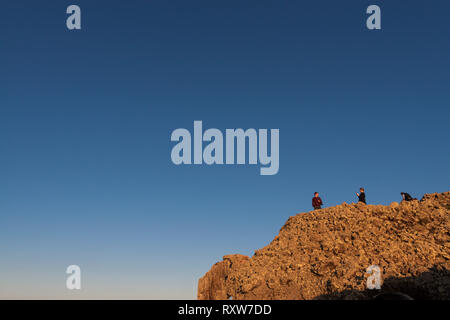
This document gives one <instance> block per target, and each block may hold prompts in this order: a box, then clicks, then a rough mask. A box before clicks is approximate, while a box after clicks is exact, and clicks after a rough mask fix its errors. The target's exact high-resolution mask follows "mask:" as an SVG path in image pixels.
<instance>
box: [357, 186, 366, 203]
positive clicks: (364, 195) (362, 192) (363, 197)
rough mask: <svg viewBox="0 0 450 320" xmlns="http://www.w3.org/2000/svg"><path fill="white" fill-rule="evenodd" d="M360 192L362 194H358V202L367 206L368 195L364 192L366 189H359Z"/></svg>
mask: <svg viewBox="0 0 450 320" xmlns="http://www.w3.org/2000/svg"><path fill="white" fill-rule="evenodd" d="M359 192H360V193H358V192H357V193H356V195H357V196H358V199H359V200H358V202H362V203H364V204H367V203H366V193H365V192H364V188H359Z"/></svg>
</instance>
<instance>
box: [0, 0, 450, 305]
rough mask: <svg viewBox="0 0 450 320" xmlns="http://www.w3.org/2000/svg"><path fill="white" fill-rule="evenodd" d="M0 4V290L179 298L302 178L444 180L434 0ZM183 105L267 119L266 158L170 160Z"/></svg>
mask: <svg viewBox="0 0 450 320" xmlns="http://www.w3.org/2000/svg"><path fill="white" fill-rule="evenodd" d="M70 4H77V5H79V6H80V7H81V10H82V30H79V31H69V30H67V28H66V24H65V20H66V17H67V15H66V13H65V11H66V8H67V6H68V5H70ZM370 4H378V5H379V6H380V7H381V10H382V30H378V31H369V30H367V29H366V27H365V19H366V17H367V15H366V14H365V10H366V8H367V6H368V5H370ZM0 8H1V10H0V65H1V72H0V75H1V77H0V81H1V85H0V255H1V263H0V298H64V299H65V298H148V299H158V298H160V299H178V298H187V299H190V298H195V297H196V285H197V280H198V278H200V277H201V276H202V275H203V274H204V273H205V272H206V271H208V270H209V268H210V267H211V266H212V265H213V264H214V263H215V262H217V261H219V260H220V259H221V257H222V256H223V255H226V254H231V253H241V254H246V255H252V254H253V252H254V250H256V249H258V248H261V247H263V246H265V245H267V244H268V243H269V242H270V241H271V240H272V239H273V237H274V236H275V235H276V234H277V233H278V230H279V229H280V227H281V226H282V225H283V224H284V222H285V221H286V220H287V218H288V217H289V216H291V215H294V214H296V213H298V212H305V211H309V210H310V209H311V198H312V195H313V192H314V191H319V192H320V194H321V197H322V199H323V200H324V203H325V205H326V206H333V205H336V204H340V203H342V202H352V201H355V200H356V196H355V194H354V193H355V192H356V191H358V189H359V187H360V186H364V187H365V188H366V193H367V200H368V202H369V203H372V204H388V203H390V202H392V201H399V200H400V192H401V191H405V192H409V193H411V194H412V195H413V196H415V197H421V196H422V195H423V194H424V193H429V192H443V191H447V190H449V185H448V181H449V175H450V169H449V166H448V163H449V160H450V153H449V145H448V141H449V138H450V136H449V129H448V122H449V116H450V110H449V96H450V91H449V88H450V80H449V71H450V65H449V60H450V59H449V58H450V56H449V52H450V42H449V41H448V39H449V31H450V27H449V23H448V12H449V11H450V4H448V2H446V1H409V2H408V3H407V4H405V2H404V1H376V2H372V1H370V2H369V1H356V0H354V1H345V2H342V1H322V0H321V1H267V0H259V1H237V0H231V1H230V0H228V1H199V0H190V1H180V0H176V1H175V0H174V1H162V0H155V1H133V2H132V4H131V3H128V2H124V1H95V2H94V1H83V0H77V1H74V2H69V1H46V0H40V1H20V0H19V1H13V2H12V1H10V2H2V4H1V6H0ZM194 120H202V121H203V126H204V128H205V129H207V128H218V129H221V130H223V131H224V130H225V129H226V128H244V129H247V128H256V129H258V128H267V129H272V128H279V129H280V171H279V173H278V174H277V175H275V176H260V175H259V166H249V165H248V166H225V165H224V166H206V165H203V166H175V165H174V164H172V162H171V159H170V151H171V148H172V147H173V145H174V143H172V142H171V141H170V134H171V132H172V131H173V130H175V129H177V128H187V129H189V130H190V131H191V132H192V130H193V122H194ZM71 264H77V265H79V266H80V267H81V269H82V288H83V289H82V290H81V291H79V292H73V291H71V292H69V291H68V290H66V289H65V279H66V274H65V269H66V267H67V266H68V265H71Z"/></svg>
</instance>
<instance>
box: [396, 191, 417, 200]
mask: <svg viewBox="0 0 450 320" xmlns="http://www.w3.org/2000/svg"><path fill="white" fill-rule="evenodd" d="M400 194H401V195H402V198H403V201H413V200H417V199H416V198H413V197H411V195H410V194H409V193H406V192H400Z"/></svg>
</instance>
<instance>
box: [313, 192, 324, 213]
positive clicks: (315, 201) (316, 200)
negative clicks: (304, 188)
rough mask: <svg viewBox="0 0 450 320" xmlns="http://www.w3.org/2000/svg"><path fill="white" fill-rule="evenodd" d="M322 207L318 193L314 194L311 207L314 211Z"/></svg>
mask: <svg viewBox="0 0 450 320" xmlns="http://www.w3.org/2000/svg"><path fill="white" fill-rule="evenodd" d="M322 205H323V202H322V199H320V197H319V193H318V192H314V198H312V206H313V208H314V210H318V209H321V208H322Z"/></svg>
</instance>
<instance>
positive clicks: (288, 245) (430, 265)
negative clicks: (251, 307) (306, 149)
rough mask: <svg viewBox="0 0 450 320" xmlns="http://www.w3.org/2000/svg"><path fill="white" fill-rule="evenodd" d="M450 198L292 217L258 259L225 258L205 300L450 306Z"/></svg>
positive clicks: (204, 291)
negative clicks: (404, 298) (392, 299)
mask: <svg viewBox="0 0 450 320" xmlns="http://www.w3.org/2000/svg"><path fill="white" fill-rule="evenodd" d="M449 213H450V192H445V193H441V194H438V193H435V194H427V195H425V196H424V197H423V199H422V200H421V201H411V202H401V203H400V204H397V203H394V204H391V205H390V206H382V205H364V204H346V203H343V204H342V205H339V206H336V207H331V208H325V209H321V210H315V211H312V212H309V213H303V214H298V215H296V216H293V217H290V218H289V219H288V221H287V222H286V223H285V225H284V226H283V227H282V228H281V230H280V233H279V234H278V236H276V237H275V239H274V240H273V241H272V242H271V243H270V244H269V245H268V246H266V247H264V248H262V249H259V250H257V251H256V252H255V254H254V256H253V257H252V258H248V257H246V256H242V255H230V256H225V257H224V258H223V261H221V262H218V263H217V264H215V265H214V266H213V267H212V268H211V270H210V271H209V272H207V273H206V274H205V276H204V277H203V278H201V279H200V280H199V285H198V299H201V300H203V299H205V300H223V299H229V298H233V299H239V300H241V299H242V300H244V299H369V298H372V297H373V296H374V295H376V294H379V293H380V290H367V289H366V282H367V278H368V277H369V274H368V273H366V269H367V268H368V267H369V266H371V265H377V266H379V267H380V269H381V272H382V274H381V276H382V282H383V283H382V290H381V292H402V293H405V294H408V295H409V296H411V297H413V298H415V299H450V218H449Z"/></svg>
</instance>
